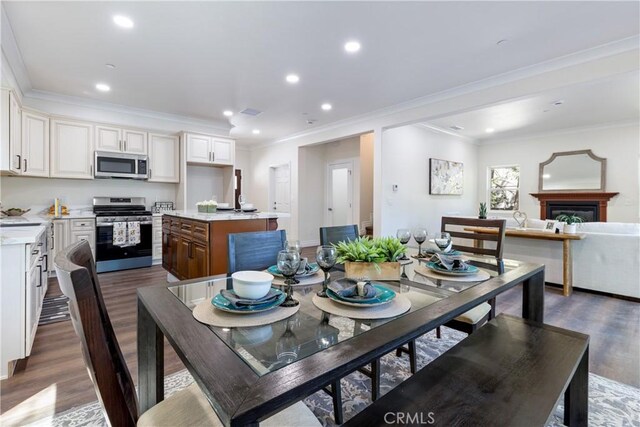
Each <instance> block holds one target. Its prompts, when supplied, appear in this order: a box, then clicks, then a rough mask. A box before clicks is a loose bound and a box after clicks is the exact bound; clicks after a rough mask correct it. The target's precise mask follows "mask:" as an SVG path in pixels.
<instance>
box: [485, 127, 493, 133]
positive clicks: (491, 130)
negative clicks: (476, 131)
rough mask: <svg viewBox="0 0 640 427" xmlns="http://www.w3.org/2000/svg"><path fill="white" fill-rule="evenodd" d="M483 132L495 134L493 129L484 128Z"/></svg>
mask: <svg viewBox="0 0 640 427" xmlns="http://www.w3.org/2000/svg"><path fill="white" fill-rule="evenodd" d="M485 131H486V132H487V133H493V132H495V129H494V128H486V129H485Z"/></svg>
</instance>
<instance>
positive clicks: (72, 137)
mask: <svg viewBox="0 0 640 427" xmlns="http://www.w3.org/2000/svg"><path fill="white" fill-rule="evenodd" d="M50 156H51V177H52V178H79V179H93V125H92V124H90V123H85V122H76V121H68V120H59V119H52V120H51V154H50Z"/></svg>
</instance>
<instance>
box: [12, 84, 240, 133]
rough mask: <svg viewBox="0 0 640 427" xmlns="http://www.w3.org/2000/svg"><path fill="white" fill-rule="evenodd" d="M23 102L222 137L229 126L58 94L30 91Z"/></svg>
mask: <svg viewBox="0 0 640 427" xmlns="http://www.w3.org/2000/svg"><path fill="white" fill-rule="evenodd" d="M24 98H25V100H28V99H34V100H41V101H49V102H55V103H61V104H66V105H73V106H77V107H85V108H91V109H96V110H103V111H110V112H114V113H122V114H127V115H135V116H140V117H145V118H150V119H157V120H168V121H172V122H178V123H182V124H186V125H194V126H204V127H207V128H209V129H211V130H212V132H221V134H222V135H228V133H229V130H230V129H231V125H229V124H228V123H224V122H219V121H215V120H203V119H198V118H194V117H190V116H182V115H179V114H172V113H163V112H160V111H154V110H146V109H143V108H136V107H128V106H125V105H121V104H114V103H110V102H105V101H95V100H87V99H85V98H80V97H76V96H69V95H60V94H58V93H53V92H47V91H41V90H31V91H29V92H27V93H25V94H24Z"/></svg>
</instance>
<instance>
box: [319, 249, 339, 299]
mask: <svg viewBox="0 0 640 427" xmlns="http://www.w3.org/2000/svg"><path fill="white" fill-rule="evenodd" d="M337 259H338V251H337V250H336V248H334V247H333V246H329V245H324V246H318V249H316V262H317V263H318V266H319V267H320V268H321V269H322V271H323V272H324V282H322V290H321V291H318V293H317V294H316V295H318V296H319V297H322V298H326V297H327V286H329V270H331V269H332V268H333V266H334V265H336V260H337Z"/></svg>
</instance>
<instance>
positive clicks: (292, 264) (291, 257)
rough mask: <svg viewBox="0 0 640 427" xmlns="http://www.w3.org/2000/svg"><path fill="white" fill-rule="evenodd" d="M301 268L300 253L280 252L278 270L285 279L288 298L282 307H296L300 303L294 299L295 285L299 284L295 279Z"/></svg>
mask: <svg viewBox="0 0 640 427" xmlns="http://www.w3.org/2000/svg"><path fill="white" fill-rule="evenodd" d="M298 267H300V253H299V252H297V251H292V250H284V251H280V252H278V270H280V272H281V273H282V275H283V276H284V277H285V281H284V284H285V285H286V292H287V298H286V299H285V300H284V302H283V303H282V307H295V306H297V305H298V304H300V302H298V301H297V300H295V299H293V286H292V285H293V284H294V283H297V282H296V281H295V279H294V277H295V275H296V272H297V271H298Z"/></svg>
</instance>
